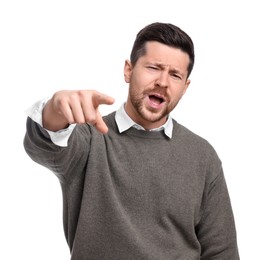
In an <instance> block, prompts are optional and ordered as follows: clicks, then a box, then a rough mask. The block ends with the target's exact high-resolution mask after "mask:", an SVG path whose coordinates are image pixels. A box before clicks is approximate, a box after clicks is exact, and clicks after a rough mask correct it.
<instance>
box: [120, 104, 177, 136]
mask: <svg viewBox="0 0 267 260" xmlns="http://www.w3.org/2000/svg"><path fill="white" fill-rule="evenodd" d="M115 120H116V123H117V126H118V129H119V132H120V133H122V132H124V131H126V130H128V129H129V128H131V127H134V128H136V129H138V130H145V129H144V128H143V127H142V126H141V125H139V124H137V123H135V122H134V121H133V120H132V119H131V118H130V117H129V116H128V115H127V113H126V111H125V109H124V104H122V105H121V107H120V108H119V109H118V110H117V111H116V114H115ZM172 129H173V123H172V118H171V116H168V119H167V121H166V123H165V124H164V125H162V126H160V127H158V128H154V129H151V130H149V131H161V130H164V133H165V135H167V136H168V137H169V138H172Z"/></svg>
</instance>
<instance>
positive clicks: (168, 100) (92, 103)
mask: <svg viewBox="0 0 267 260" xmlns="http://www.w3.org/2000/svg"><path fill="white" fill-rule="evenodd" d="M188 64H189V56H188V54H186V53H184V52H183V51H181V50H180V49H177V48H173V47H169V46H167V45H164V44H161V43H159V42H154V41H153V42H147V43H146V54H145V55H144V56H142V57H140V58H139V59H138V60H137V62H136V64H135V66H132V64H131V62H130V61H129V60H126V61H125V65H124V79H125V82H126V83H128V84H129V94H128V98H127V102H126V104H125V110H126V113H127V114H128V115H129V116H130V117H131V118H132V119H133V120H134V121H135V122H136V123H138V124H140V125H142V126H143V127H144V128H145V129H152V128H156V127H159V126H161V125H163V124H164V123H165V122H166V120H167V117H168V114H169V113H170V112H171V111H172V110H173V109H174V108H175V107H176V105H177V104H178V102H179V100H180V99H181V98H182V96H183V95H184V94H185V92H186V90H187V88H188V86H189V84H190V80H189V79H188V77H187V76H188V72H187V67H188ZM113 103H114V98H112V97H110V96H107V95H105V94H103V93H100V92H98V91H95V90H73V91H68V90H63V91H58V92H56V93H55V94H54V95H53V97H52V98H51V99H50V100H49V101H48V102H47V104H46V106H45V108H44V110H43V126H44V128H46V129H48V130H50V131H54V132H56V131H58V130H61V129H64V128H66V127H68V125H69V124H74V123H76V124H84V123H90V124H92V125H94V126H95V127H96V129H97V130H98V131H99V132H101V133H103V134H105V133H107V131H108V128H107V126H106V124H105V123H104V121H103V119H102V116H101V114H100V113H99V110H98V107H99V106H100V105H102V104H106V105H111V104H113Z"/></svg>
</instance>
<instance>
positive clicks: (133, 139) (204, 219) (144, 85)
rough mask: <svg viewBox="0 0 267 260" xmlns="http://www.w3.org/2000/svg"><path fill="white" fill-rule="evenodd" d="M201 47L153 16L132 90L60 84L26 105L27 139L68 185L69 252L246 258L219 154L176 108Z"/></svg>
mask: <svg viewBox="0 0 267 260" xmlns="http://www.w3.org/2000/svg"><path fill="white" fill-rule="evenodd" d="M193 65H194V46H193V42H192V40H191V39H190V37H189V36H188V35H187V34H186V33H185V32H184V31H182V30H181V29H180V28H178V27H177V26H174V25H172V24H166V23H153V24H150V25H148V26H146V27H145V28H143V29H142V30H141V31H140V32H139V33H138V34H137V37H136V40H135V42H134V45H133V49H132V53H131V57H130V60H126V62H125V66H124V78H125V81H126V83H128V84H129V94H128V98H127V101H126V103H125V104H123V105H122V106H121V108H120V109H119V110H118V111H116V112H113V113H111V114H109V115H107V116H104V117H103V118H102V116H101V114H100V113H99V110H98V107H99V106H100V105H101V104H108V105H109V104H112V103H113V102H114V99H113V98H112V97H109V96H106V95H105V94H102V93H99V92H97V91H95V90H79V91H77V90H75V91H59V92H57V93H55V94H54V95H53V97H52V98H51V99H50V100H48V101H47V102H45V101H44V102H39V103H36V104H35V105H34V106H33V107H32V108H31V109H30V111H29V116H30V117H29V118H28V120H27V133H26V136H25V140H24V146H25V149H26V151H27V153H28V154H29V156H30V157H31V158H32V159H33V160H34V161H36V162H37V163H39V164H42V165H44V166H45V167H47V168H48V169H50V170H51V171H53V172H54V173H55V174H56V175H57V176H58V178H59V179H60V183H61V186H62V190H63V207H64V230H65V235H66V239H67V242H68V245H69V247H70V251H71V259H78V260H83V259H101V260H104V259H109V260H111V259H123V260H124V259H127V260H128V259H134V260H137V259H138V260H141V259H144V260H150V259H151V260H156V259H160V260H167V259H168V260H170V259H181V260H194V259H220V260H222V259H225V260H236V259H239V256H238V249H237V242H236V231H235V224H234V217H233V213H232V209H231V203H230V199H229V195H228V191H227V186H226V183H225V179H224V175H223V170H222V167H221V162H220V159H219V158H218V156H217V154H216V152H215V150H214V149H213V148H212V146H211V145H210V144H209V143H208V142H207V141H206V140H204V139H203V138H201V137H199V136H197V135H196V134H194V133H192V132H191V131H189V130H188V129H186V128H185V127H183V126H182V125H180V124H179V123H177V122H176V121H175V120H174V119H172V118H171V115H170V112H171V111H172V110H173V109H174V108H175V107H176V105H177V104H178V102H179V100H180V99H181V97H182V96H183V95H184V94H185V92H186V90H187V88H188V86H189V84H190V80H189V75H190V73H191V71H192V69H193Z"/></svg>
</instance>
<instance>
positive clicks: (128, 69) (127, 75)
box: [124, 60, 133, 83]
mask: <svg viewBox="0 0 267 260" xmlns="http://www.w3.org/2000/svg"><path fill="white" fill-rule="evenodd" d="M132 71H133V67H132V63H131V62H130V61H129V60H126V61H125V64H124V80H125V82H126V83H130V81H131V76H132Z"/></svg>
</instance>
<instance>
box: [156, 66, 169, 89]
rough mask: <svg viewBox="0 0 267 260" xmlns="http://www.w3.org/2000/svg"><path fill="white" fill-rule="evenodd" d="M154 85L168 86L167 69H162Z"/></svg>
mask: <svg viewBox="0 0 267 260" xmlns="http://www.w3.org/2000/svg"><path fill="white" fill-rule="evenodd" d="M156 85H157V86H159V87H162V88H166V87H168V71H164V70H162V71H161V72H160V73H159V75H158V78H157V80H156Z"/></svg>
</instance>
